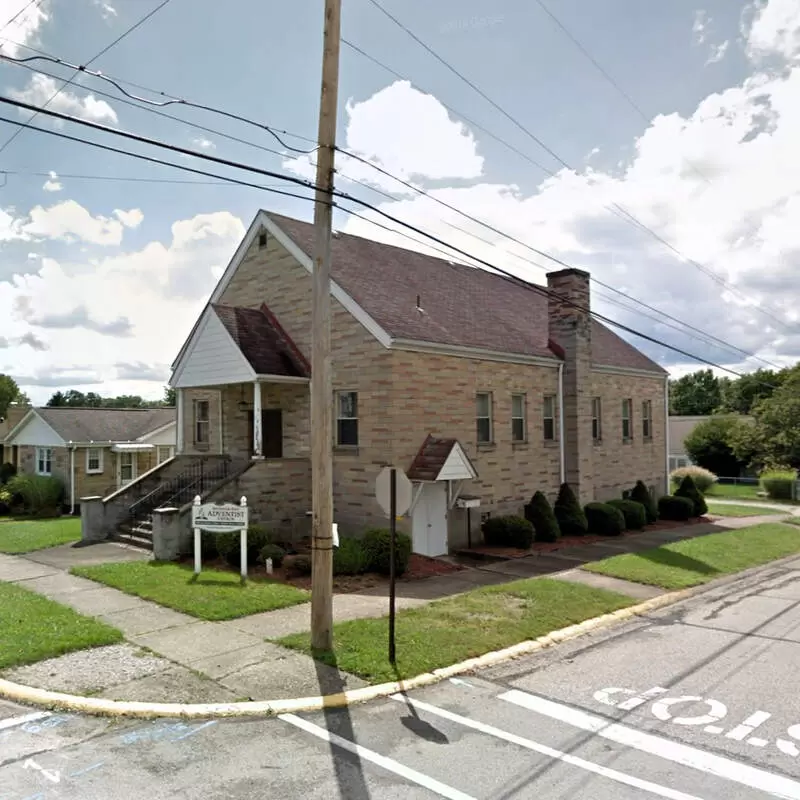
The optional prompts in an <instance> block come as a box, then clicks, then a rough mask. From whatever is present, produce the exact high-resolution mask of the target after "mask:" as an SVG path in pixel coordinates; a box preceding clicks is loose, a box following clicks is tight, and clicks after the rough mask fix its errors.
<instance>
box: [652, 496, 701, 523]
mask: <svg viewBox="0 0 800 800" xmlns="http://www.w3.org/2000/svg"><path fill="white" fill-rule="evenodd" d="M693 513H694V503H693V502H692V501H691V500H690V499H689V498H688V497H676V496H675V495H674V494H668V495H665V496H664V497H661V498H659V501H658V514H659V516H660V517H661V519H668V520H672V521H674V522H686V520H688V519H691V517H692V514H693Z"/></svg>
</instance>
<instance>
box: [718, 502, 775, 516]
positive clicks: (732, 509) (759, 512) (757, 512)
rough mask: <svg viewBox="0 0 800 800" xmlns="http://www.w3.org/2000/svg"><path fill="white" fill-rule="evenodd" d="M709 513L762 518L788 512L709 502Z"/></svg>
mask: <svg viewBox="0 0 800 800" xmlns="http://www.w3.org/2000/svg"><path fill="white" fill-rule="evenodd" d="M707 505H708V513H709V514H712V515H713V516H717V517H762V516H769V515H770V514H785V513H788V511H786V512H784V511H778V509H776V508H764V507H763V506H745V505H741V506H740V505H728V504H727V503H715V502H714V501H713V500H709V501H708V503H707Z"/></svg>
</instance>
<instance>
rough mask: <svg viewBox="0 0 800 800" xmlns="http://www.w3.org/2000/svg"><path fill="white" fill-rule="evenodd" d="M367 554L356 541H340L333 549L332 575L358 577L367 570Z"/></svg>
mask: <svg viewBox="0 0 800 800" xmlns="http://www.w3.org/2000/svg"><path fill="white" fill-rule="evenodd" d="M367 566H368V563H367V554H366V552H365V550H364V545H363V544H362V543H361V542H360V541H359V540H358V539H340V540H339V546H338V547H334V548H333V574H334V575H360V574H361V573H362V572H366V570H367Z"/></svg>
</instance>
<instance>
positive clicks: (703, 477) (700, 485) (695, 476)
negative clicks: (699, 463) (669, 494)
mask: <svg viewBox="0 0 800 800" xmlns="http://www.w3.org/2000/svg"><path fill="white" fill-rule="evenodd" d="M687 476H688V477H690V478H691V479H692V480H693V481H694V485H695V487H696V488H697V490H698V491H700V492H703V493H704V494H705V492H707V491H708V490H709V489H710V488H711V487H712V486H713V485H714V484H715V483H716V482H717V476H716V475H715V474H714V473H713V472H711V471H710V470H707V469H703V468H702V467H695V466H689V467H679V468H678V469H674V470H672V472H670V474H669V477H670V480H671V481H672V485H673V486H680V485H681V482H682V481H683V479H684V478H685V477H687Z"/></svg>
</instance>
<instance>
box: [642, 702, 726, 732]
mask: <svg viewBox="0 0 800 800" xmlns="http://www.w3.org/2000/svg"><path fill="white" fill-rule="evenodd" d="M679 703H705V704H706V705H708V706H710V708H711V711H710V712H709V713H708V714H703V716H700V717H673V716H672V712H671V711H670V707H671V706H674V705H678V704H679ZM651 710H652V712H653V716H654V717H655V718H656V719H660V720H661V721H662V722H674V723H675V724H676V725H710V724H711V723H712V722H719V721H720V720H721V719H722V718H723V717H724V716H725V715H726V714H727V713H728V709H727V708H726V707H725V704H724V703H720V702H719V700H706V699H705V698H703V697H697V696H695V695H683V696H682V697H667V698H665V699H664V700H658V701H657V702H655V703H653V708H652V709H651Z"/></svg>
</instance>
